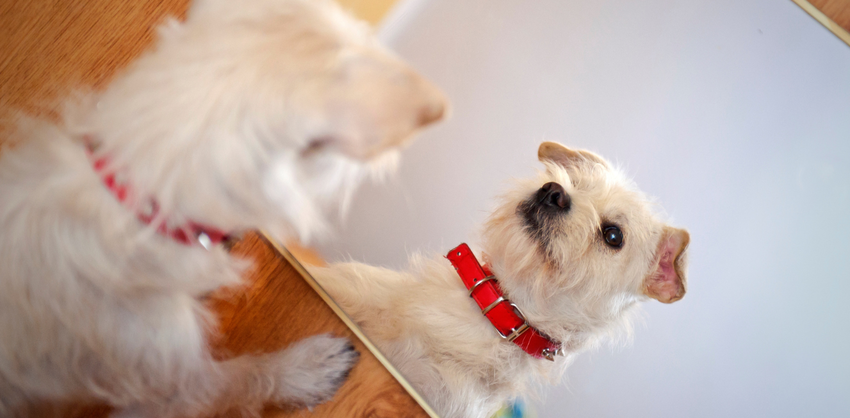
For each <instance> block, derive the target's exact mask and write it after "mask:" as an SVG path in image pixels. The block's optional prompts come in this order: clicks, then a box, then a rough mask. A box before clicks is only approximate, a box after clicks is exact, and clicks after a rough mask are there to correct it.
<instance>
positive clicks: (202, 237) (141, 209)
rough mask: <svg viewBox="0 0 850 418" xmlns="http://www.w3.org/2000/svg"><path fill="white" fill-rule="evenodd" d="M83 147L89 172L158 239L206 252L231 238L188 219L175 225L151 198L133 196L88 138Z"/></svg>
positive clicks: (222, 232) (132, 192) (172, 217)
mask: <svg viewBox="0 0 850 418" xmlns="http://www.w3.org/2000/svg"><path fill="white" fill-rule="evenodd" d="M85 147H86V152H87V154H88V156H89V159H90V160H91V164H92V168H93V169H94V171H95V173H96V174H97V175H98V177H99V178H100V179H101V182H102V183H103V185H104V186H105V187H106V189H107V190H108V191H109V192H110V193H111V194H112V195H113V196H114V197H115V199H116V200H118V202H119V203H121V205H123V206H125V207H126V208H127V210H130V211H134V212H135V214H136V217H137V218H138V220H139V222H141V223H144V224H146V225H149V226H151V227H152V228H154V229H155V230H156V231H157V233H159V234H160V235H162V236H164V237H168V238H170V239H172V240H174V241H176V242H179V243H181V244H183V245H188V246H193V245H200V246H202V247H204V248H206V249H207V250H209V249H211V248H212V247H213V246H216V245H219V244H223V243H227V242H228V241H230V240H231V239H232V238H233V237H234V234H232V233H227V232H224V231H222V230H220V229H218V228H215V227H212V226H209V225H205V224H203V223H200V222H196V221H193V220H191V219H183V220H181V221H175V219H179V217H176V216H174V215H173V214H166V213H163V212H162V211H161V210H160V207H159V203H158V201H157V200H156V198H155V197H153V196H139V195H137V193H135V191H134V189H133V186H132V184H131V183H130V181H129V180H128V179H126V178H125V177H126V176H124V175H122V174H123V173H121V172H119V171H118V170H117V169H115V168H114V167H111V166H110V160H109V157H108V156H107V155H103V154H97V145H96V144H95V142H94V141H93V140H92V139H91V138H90V137H86V138H85Z"/></svg>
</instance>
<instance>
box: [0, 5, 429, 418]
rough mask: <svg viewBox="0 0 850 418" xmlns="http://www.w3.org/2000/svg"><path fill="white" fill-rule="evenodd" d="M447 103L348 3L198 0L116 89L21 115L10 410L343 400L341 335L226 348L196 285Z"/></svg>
mask: <svg viewBox="0 0 850 418" xmlns="http://www.w3.org/2000/svg"><path fill="white" fill-rule="evenodd" d="M444 107H445V100H444V98H443V96H442V95H441V93H440V92H439V91H438V90H437V89H436V88H435V87H433V86H432V85H431V84H429V83H428V82H427V81H425V80H423V79H422V78H421V77H419V76H418V75H417V74H416V73H415V72H414V71H413V70H412V69H410V68H409V67H408V66H407V65H405V64H404V63H402V62H401V61H400V60H399V59H397V58H395V57H394V56H393V55H392V54H390V53H389V52H388V51H386V50H385V49H383V48H382V47H381V46H380V45H378V44H377V43H376V40H375V39H374V37H373V36H372V35H371V33H370V31H369V29H368V27H367V26H366V25H365V24H363V23H360V22H356V21H354V20H353V19H352V18H351V17H349V16H347V15H346V14H345V13H344V12H342V11H341V10H340V9H339V7H338V6H336V4H335V3H333V2H332V1H329V0H246V1H233V0H198V1H197V2H196V3H195V4H194V5H193V6H192V8H191V9H190V11H189V13H188V17H187V19H186V21H185V22H182V23H181V22H177V21H176V20H172V21H171V22H169V23H168V24H166V25H165V26H164V27H162V28H161V30H160V39H159V41H158V43H157V45H156V46H155V48H154V49H153V50H152V51H151V52H148V53H147V54H145V55H143V56H142V57H141V58H140V59H139V60H138V61H136V62H135V63H134V64H132V65H131V66H130V68H129V69H127V70H126V71H125V72H124V73H123V74H122V75H120V76H118V77H117V78H116V79H115V80H114V82H112V83H111V85H110V86H109V87H108V88H107V89H106V90H105V91H103V92H102V93H99V94H94V95H91V96H90V97H87V98H83V99H82V100H78V101H75V104H72V105H69V106H68V108H67V109H66V111H65V121H64V122H63V123H61V124H54V123H51V122H47V121H29V122H27V123H24V124H23V125H22V128H21V130H20V132H18V133H17V134H16V135H17V136H16V137H14V138H13V142H14V143H15V144H16V145H14V146H13V147H11V148H10V149H6V150H4V151H3V153H2V156H0V417H6V416H14V415H26V414H29V413H32V412H31V411H32V409H30V408H31V407H33V406H34V405H37V404H39V403H42V402H53V401H66V400H73V401H83V402H85V401H95V402H107V403H109V404H111V405H113V406H115V407H117V408H118V410H117V411H118V413H119V414H124V415H127V416H136V415H140V416H152V417H168V416H177V415H179V416H192V415H197V414H202V413H209V412H213V411H218V410H224V409H228V408H233V407H237V408H247V409H250V408H256V407H259V406H261V405H262V404H263V403H266V402H271V403H290V404H296V405H314V404H316V403H319V402H322V401H324V400H326V399H328V398H329V397H331V396H332V395H333V393H334V392H335V390H336V388H337V387H338V386H339V385H340V384H341V382H342V380H343V377H344V376H345V375H346V373H347V371H348V370H349V369H350V368H351V367H352V365H353V364H354V362H355V361H356V359H357V353H356V352H354V351H353V350H352V348H351V345H350V343H349V342H348V341H347V340H345V339H341V338H333V337H330V336H317V337H313V338H310V339H307V340H305V341H303V342H300V343H298V344H296V345H295V346H293V347H291V348H288V349H286V350H284V351H281V352H278V353H273V354H266V355H257V356H242V357H237V358H234V359H231V360H227V361H222V362H216V361H213V359H212V358H211V354H210V353H209V351H208V345H207V342H206V340H205V334H206V333H207V330H209V327H208V325H213V326H214V324H210V319H211V316H210V315H209V312H208V311H207V310H206V308H205V307H204V306H203V305H202V303H201V302H200V301H199V299H200V298H202V297H203V296H204V295H206V294H208V293H209V292H211V291H212V290H214V289H216V288H219V287H221V286H226V285H233V284H236V283H238V282H239V279H240V271H241V270H242V267H244V262H240V260H234V259H232V258H231V257H230V256H229V255H228V253H227V252H226V251H225V249H223V248H222V246H221V245H218V244H219V243H221V242H222V241H224V240H226V239H227V238H228V236H230V235H231V234H232V233H234V232H237V231H241V230H245V229H249V228H250V229H253V228H261V229H264V230H266V231H269V232H270V233H272V234H273V235H274V236H276V237H277V238H279V239H283V238H286V237H292V236H296V235H297V236H299V237H300V238H302V239H306V238H308V237H309V236H310V235H311V234H313V233H316V232H321V231H322V230H323V228H324V225H325V223H324V221H323V217H322V216H321V215H320V214H321V213H322V212H323V210H324V209H325V208H326V207H327V206H329V205H332V204H338V202H339V201H340V200H344V197H345V196H346V195H347V194H348V193H350V191H351V190H352V189H353V187H354V185H355V184H356V183H357V181H358V180H359V179H360V177H362V174H363V173H365V172H369V171H370V169H371V168H372V167H373V166H374V165H376V164H379V163H381V162H386V161H387V160H388V159H389V160H392V157H393V155H395V154H396V153H397V148H398V146H399V145H400V144H402V143H403V142H404V141H405V140H406V139H407V138H408V137H409V136H410V135H411V134H412V133H413V132H414V131H416V130H417V129H418V128H420V127H422V126H424V125H426V124H428V123H430V122H433V121H435V120H437V119H440V118H441V117H442V115H443V113H444ZM334 202H336V203H334Z"/></svg>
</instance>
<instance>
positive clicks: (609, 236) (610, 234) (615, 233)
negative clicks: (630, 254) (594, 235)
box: [602, 225, 623, 248]
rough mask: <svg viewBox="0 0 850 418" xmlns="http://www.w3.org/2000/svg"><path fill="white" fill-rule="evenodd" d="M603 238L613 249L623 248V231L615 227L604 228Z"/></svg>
mask: <svg viewBox="0 0 850 418" xmlns="http://www.w3.org/2000/svg"><path fill="white" fill-rule="evenodd" d="M602 238H604V239H605V243H606V244H608V245H609V246H610V247H612V248H620V247H622V246H623V231H620V228H618V227H616V226H614V225H608V226H605V227H602Z"/></svg>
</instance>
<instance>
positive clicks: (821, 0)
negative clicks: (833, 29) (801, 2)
mask: <svg viewBox="0 0 850 418" xmlns="http://www.w3.org/2000/svg"><path fill="white" fill-rule="evenodd" d="M809 3H811V4H812V6H815V7H816V8H817V9H818V10H820V11H821V12H823V14H825V15H826V17H828V18H830V19H831V20H832V21H833V22H835V23H837V24H838V26H841V27H842V28H844V30H846V31H848V32H850V0H809Z"/></svg>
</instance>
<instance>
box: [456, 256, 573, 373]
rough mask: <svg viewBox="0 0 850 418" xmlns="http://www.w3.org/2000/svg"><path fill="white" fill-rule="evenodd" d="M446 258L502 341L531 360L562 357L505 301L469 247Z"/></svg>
mask: <svg viewBox="0 0 850 418" xmlns="http://www.w3.org/2000/svg"><path fill="white" fill-rule="evenodd" d="M446 258H448V259H449V261H450V262H451V263H452V265H453V266H454V267H455V270H457V273H458V275H459V276H460V279H461V281H462V282H463V284H464V285H465V286H466V288H467V289H468V290H469V296H470V297H471V298H473V300H475V302H476V303H477V304H478V306H479V307H480V308H481V313H482V314H483V315H484V316H485V317H486V318H487V319H488V320H489V321H490V323H491V324H493V326H494V327H495V328H496V331H497V332H498V333H499V335H500V336H501V337H502V338H504V339H506V340H508V341H509V342H512V343H514V344H516V345H517V346H519V347H520V348H522V350H523V351H525V352H526V353H528V354H529V355H531V356H532V357H535V358H544V359H546V360H549V361H554V360H555V356H556V355H564V352H563V349H562V345H561V343H560V342H558V341H555V340H553V339H552V338H550V337H549V336H547V335H545V334H543V333H541V332H540V331H539V330H537V329H535V328H534V327H533V326H532V325H530V324H529V323H528V321H527V320H526V318H525V315H524V314H523V313H522V311H521V310H520V309H519V307H518V306H517V305H516V304H514V303H513V302H511V301H510V300H508V299H507V298H506V297H505V295H504V294H503V293H502V290H501V289H500V287H499V285H498V284H497V279H496V277H495V276H494V275H493V274H492V273H491V272H490V271H489V269H487V268H486V267H482V266H481V265H480V264H479V263H478V260H477V259H476V258H475V255H474V254H472V251H471V250H470V249H469V246H467V245H466V244H461V245H459V246H458V247H456V248H454V249H452V250H451V251H449V253H448V255H447V256H446Z"/></svg>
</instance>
